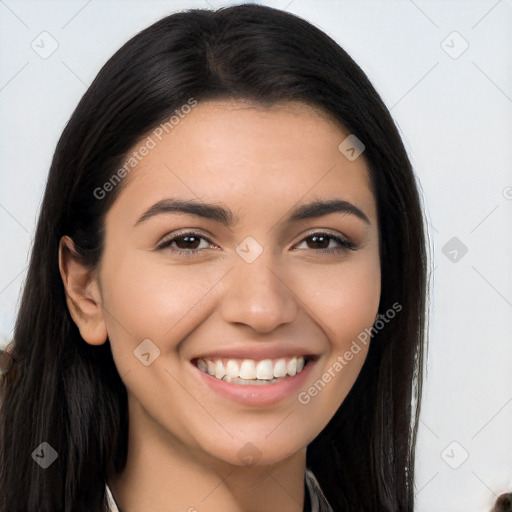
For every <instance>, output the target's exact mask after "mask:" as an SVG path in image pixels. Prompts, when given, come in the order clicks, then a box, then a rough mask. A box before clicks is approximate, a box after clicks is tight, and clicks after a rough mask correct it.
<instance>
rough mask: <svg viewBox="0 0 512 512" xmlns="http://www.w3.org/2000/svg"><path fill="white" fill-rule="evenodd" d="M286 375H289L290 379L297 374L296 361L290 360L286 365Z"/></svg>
mask: <svg viewBox="0 0 512 512" xmlns="http://www.w3.org/2000/svg"><path fill="white" fill-rule="evenodd" d="M286 370H287V373H288V375H291V376H292V377H293V376H294V375H295V374H296V373H297V359H295V357H294V358H292V359H290V361H289V362H288V365H287V367H286Z"/></svg>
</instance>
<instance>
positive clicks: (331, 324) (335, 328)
mask: <svg viewBox="0 0 512 512" xmlns="http://www.w3.org/2000/svg"><path fill="white" fill-rule="evenodd" d="M302 282H303V291H302V296H303V297H304V299H305V302H306V303H307V304H308V305H310V306H311V308H312V309H314V311H315V313H316V315H317V319H318V322H319V324H320V325H321V326H322V327H323V328H324V331H325V334H326V335H327V337H328V338H329V341H330V342H331V345H332V350H333V351H336V350H341V349H343V348H344V346H345V345H346V344H347V342H348V343H349V344H350V341H351V340H352V339H353V338H354V337H357V335H358V334H359V333H360V332H361V331H363V330H364V329H365V328H367V327H371V325H372V324H373V323H374V321H375V317H376V314H377V311H378V307H379V301H380V290H381V276H380V263H379V259H378V257H377V256H375V255H372V254H368V256H367V257H365V258H359V259H357V260H356V259H354V260H353V261H351V262H348V261H347V262H346V264H345V263H342V264H339V265H332V266H330V267H327V268H323V269H318V270H316V271H315V270H314V268H313V267H312V268H310V269H309V270H308V271H304V277H303V278H302Z"/></svg>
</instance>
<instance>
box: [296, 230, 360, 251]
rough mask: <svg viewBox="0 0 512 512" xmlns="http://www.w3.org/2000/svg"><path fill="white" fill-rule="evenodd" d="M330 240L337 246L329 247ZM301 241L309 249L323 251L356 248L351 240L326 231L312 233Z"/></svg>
mask: <svg viewBox="0 0 512 512" xmlns="http://www.w3.org/2000/svg"><path fill="white" fill-rule="evenodd" d="M332 242H334V243H335V244H338V247H332V246H331V247H329V245H331V244H332ZM301 243H306V244H307V246H308V248H309V249H316V250H319V251H324V252H342V251H345V250H347V249H350V250H355V249H356V246H355V244H353V243H352V242H350V241H348V240H345V239H343V238H341V237H338V236H335V235H331V234H328V233H314V234H313V235H310V236H308V237H307V238H305V239H304V240H303V241H302V242H301Z"/></svg>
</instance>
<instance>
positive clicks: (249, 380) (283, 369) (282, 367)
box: [196, 356, 306, 384]
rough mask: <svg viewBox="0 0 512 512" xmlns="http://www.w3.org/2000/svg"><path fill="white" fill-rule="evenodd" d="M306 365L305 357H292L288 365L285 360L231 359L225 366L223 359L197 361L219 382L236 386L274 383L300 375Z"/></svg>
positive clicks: (202, 368) (203, 369)
mask: <svg viewBox="0 0 512 512" xmlns="http://www.w3.org/2000/svg"><path fill="white" fill-rule="evenodd" d="M305 363H306V361H305V359H304V356H298V357H292V358H291V359H290V360H289V361H288V363H287V362H286V359H285V358H281V359H277V360H272V359H263V360H261V361H254V360H253V359H244V360H242V361H240V360H236V359H229V360H228V361H227V362H226V364H225V365H224V362H223V361H222V360H221V359H205V358H201V359H198V360H197V361H196V365H197V367H198V368H199V369H200V370H202V371H203V372H206V373H208V374H209V375H212V376H213V377H215V378H217V379H219V380H221V379H222V380H224V381H226V382H235V383H236V384H270V383H274V382H276V381H277V379H281V378H283V377H286V376H287V375H289V376H290V377H293V376H294V375H296V374H297V373H300V372H301V371H302V369H303V368H304V365H305Z"/></svg>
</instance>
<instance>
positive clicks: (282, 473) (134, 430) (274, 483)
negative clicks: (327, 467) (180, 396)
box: [108, 415, 306, 512]
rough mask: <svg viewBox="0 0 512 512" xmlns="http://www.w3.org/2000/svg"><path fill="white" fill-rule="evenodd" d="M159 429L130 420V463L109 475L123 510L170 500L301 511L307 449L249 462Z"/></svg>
mask: <svg viewBox="0 0 512 512" xmlns="http://www.w3.org/2000/svg"><path fill="white" fill-rule="evenodd" d="M138 417H139V419H140V415H138ZM146 420H147V419H146ZM157 431H158V429H156V430H155V431H153V432H151V430H148V423H147V422H146V421H130V428H129V436H128V455H127V463H126V466H125V468H124V469H123V471H122V472H121V473H118V474H116V475H112V476H111V477H110V478H108V485H109V487H110V489H111V491H112V494H113V496H114V499H115V501H116V502H117V504H118V507H119V509H120V512H136V511H140V510H170V506H171V505H172V510H177V511H183V512H203V511H208V512H241V511H243V512H259V511H262V510H279V511H281V512H302V510H303V506H304V505H303V504H304V474H305V468H306V449H305V448H304V449H303V450H300V451H298V452H297V453H295V454H293V455H292V456H290V457H288V458H287V459H285V460H282V461H279V462H278V463H276V464H272V465H268V466H257V465H255V466H253V467H247V466H243V465H232V464H229V463H227V462H225V461H222V460H219V459H216V458H213V457H209V456H208V455H207V454H205V453H204V452H202V451H201V450H199V449H198V448H195V447H193V446H185V445H184V444H183V443H181V442H179V440H177V439H176V438H175V437H172V436H171V435H170V434H169V433H168V432H165V433H162V432H160V433H159V434H158V433H155V432H157Z"/></svg>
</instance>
